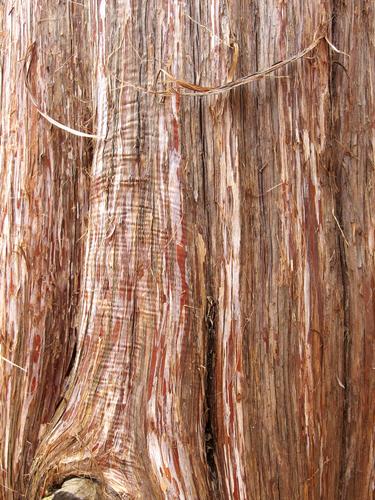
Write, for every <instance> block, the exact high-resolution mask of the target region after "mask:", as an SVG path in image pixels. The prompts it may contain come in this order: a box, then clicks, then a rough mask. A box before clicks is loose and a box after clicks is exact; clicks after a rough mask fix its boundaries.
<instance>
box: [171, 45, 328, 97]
mask: <svg viewBox="0 0 375 500" xmlns="http://www.w3.org/2000/svg"><path fill="white" fill-rule="evenodd" d="M321 40H327V39H326V37H325V36H320V37H318V38H316V39H315V40H314V41H313V42H312V43H311V44H310V45H309V46H308V47H306V48H305V49H303V50H301V52H298V54H295V55H294V56H291V57H289V58H287V59H284V60H282V61H279V62H277V63H275V64H273V65H272V66H269V67H268V68H265V69H263V70H260V71H257V72H256V73H252V74H250V75H246V76H243V77H241V78H238V79H237V80H234V81H233V82H228V83H225V84H223V85H220V86H218V87H211V88H210V87H206V88H207V90H198V91H197V92H180V93H181V95H186V96H187V95H191V96H196V97H200V96H207V95H218V94H224V93H226V92H230V91H231V90H233V89H235V88H237V87H242V86H243V85H247V84H248V83H251V82H255V81H257V80H261V79H262V78H264V77H265V76H267V75H269V74H270V73H273V72H274V71H277V70H278V69H281V68H283V67H284V66H287V65H288V64H291V63H293V62H295V61H298V60H299V59H302V58H303V57H304V56H305V55H306V54H308V53H309V52H311V51H312V50H314V49H315V47H316V46H317V45H318V44H319V43H320V42H321ZM168 76H169V77H170V78H173V77H172V76H171V75H168ZM173 81H174V82H175V83H177V84H178V85H180V86H182V87H184V88H188V89H192V90H194V85H192V84H189V83H188V82H184V81H181V80H179V79H176V78H175V79H174V80H173ZM181 82H183V84H182V83H181Z"/></svg>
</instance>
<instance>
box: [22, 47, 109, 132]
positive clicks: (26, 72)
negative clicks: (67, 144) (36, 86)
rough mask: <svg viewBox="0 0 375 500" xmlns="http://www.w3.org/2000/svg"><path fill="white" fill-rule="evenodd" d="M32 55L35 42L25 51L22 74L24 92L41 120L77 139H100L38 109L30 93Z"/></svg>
mask: <svg viewBox="0 0 375 500" xmlns="http://www.w3.org/2000/svg"><path fill="white" fill-rule="evenodd" d="M34 54H35V42H34V43H33V44H31V45H30V47H29V48H28V50H27V53H26V57H25V62H24V65H23V72H24V81H25V87H26V90H27V92H28V94H29V97H30V100H31V102H32V104H33V105H34V107H35V108H36V110H37V111H38V113H39V114H40V115H41V116H43V118H45V119H46V120H47V121H48V122H49V123H51V124H52V125H54V126H55V127H58V128H59V129H61V130H64V131H65V132H68V133H69V134H73V135H76V136H78V137H87V138H90V139H101V137H100V136H98V135H95V134H88V133H87V132H81V131H80V130H76V129H74V128H71V127H68V126H67V125H64V124H63V123H61V122H59V121H57V120H55V119H54V118H52V117H51V116H49V115H47V113H45V112H44V111H43V110H42V109H41V108H40V106H39V104H38V103H37V101H36V99H35V97H34V96H33V93H32V91H31V85H30V67H31V63H32V60H33V57H34Z"/></svg>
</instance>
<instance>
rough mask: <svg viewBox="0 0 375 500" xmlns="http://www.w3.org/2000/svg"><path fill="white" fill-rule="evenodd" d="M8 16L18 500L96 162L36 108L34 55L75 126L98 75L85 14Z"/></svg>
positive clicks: (14, 12) (50, 98)
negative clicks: (91, 67) (29, 56)
mask: <svg viewBox="0 0 375 500" xmlns="http://www.w3.org/2000/svg"><path fill="white" fill-rule="evenodd" d="M1 11H2V16H1V18H2V19H1V21H2V22H1V26H2V28H1V30H2V50H1V96H0V101H1V138H0V140H1V143H0V202H1V222H0V224H1V231H0V232H1V240H0V255H1V263H2V264H1V271H0V290H1V292H0V301H1V304H0V328H1V334H0V343H1V356H3V357H2V358H1V360H0V379H1V391H0V399H1V403H0V413H1V414H0V420H1V434H2V437H1V439H0V454H1V455H0V461H1V472H0V484H1V486H0V498H6V499H7V500H9V499H11V498H17V499H19V498H23V496H24V493H25V488H26V485H27V484H28V483H29V480H30V478H29V472H30V466H31V461H32V459H33V455H34V452H35V449H36V446H37V442H38V437H39V436H40V435H42V434H43V432H44V431H45V429H46V424H47V422H48V421H49V420H50V418H51V416H52V415H53V413H54V412H55V410H56V406H57V404H58V402H59V399H60V398H61V393H62V390H63V385H64V378H65V375H66V372H67V370H68V366H69V361H70V358H71V355H72V351H73V345H74V338H75V334H74V322H73V314H74V312H75V306H76V299H77V289H78V287H79V261H80V255H81V245H80V243H79V238H80V236H81V233H82V230H83V229H82V228H83V225H84V215H85V207H86V205H87V198H86V191H87V189H86V186H87V184H88V182H87V175H86V174H85V173H84V172H83V169H84V168H87V166H88V165H89V163H90V151H89V149H88V148H87V147H86V145H84V144H83V141H82V140H77V139H76V138H72V137H70V136H66V135H65V134H63V133H61V132H60V131H58V130H57V129H51V127H50V126H49V125H48V124H47V123H46V122H45V121H44V120H43V119H42V118H41V117H40V116H39V115H38V114H37V112H36V110H35V109H34V108H33V107H32V106H31V103H30V101H29V100H28V97H27V93H26V89H25V87H24V85H23V80H22V65H23V58H24V57H25V55H26V51H27V48H28V46H29V45H30V43H31V42H32V41H36V46H37V48H38V50H37V57H36V59H35V60H34V62H33V65H32V77H33V79H34V91H35V95H36V96H37V98H38V100H39V102H41V103H42V105H43V108H44V109H46V111H48V112H49V113H50V114H52V115H53V116H54V118H56V119H58V120H60V121H64V122H66V123H69V124H70V125H71V126H73V127H76V128H80V127H83V124H84V122H85V121H86V120H87V119H88V114H89V111H88V110H89V107H88V105H87V103H85V102H84V101H86V100H87V99H89V93H88V91H87V89H88V84H87V83H88V78H89V72H88V71H87V68H86V67H85V66H84V63H83V61H84V59H85V50H86V49H85V43H82V44H81V52H80V55H81V57H82V59H81V58H79V56H78V55H77V54H76V52H75V46H76V45H77V40H78V39H81V38H82V39H85V36H84V35H83V33H84V30H85V22H84V18H83V16H82V10H81V9H77V7H76V6H73V5H62V4H60V5H59V6H58V7H53V8H52V7H50V5H49V2H47V1H42V2H38V3H37V4H35V2H29V1H27V2H21V1H12V2H10V1H9V2H8V1H6V2H3V3H2V6H1ZM67 39H69V40H71V42H72V44H67V42H66V40H67ZM51 47H53V48H54V51H51V50H50V48H51ZM6 360H8V361H10V362H13V363H15V364H16V365H18V366H20V367H21V369H20V368H18V367H16V366H14V365H12V364H10V363H9V362H8V361H6Z"/></svg>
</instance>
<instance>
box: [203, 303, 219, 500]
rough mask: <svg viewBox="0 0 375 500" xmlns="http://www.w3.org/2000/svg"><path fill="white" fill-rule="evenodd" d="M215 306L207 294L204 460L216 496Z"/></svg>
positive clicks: (217, 490) (217, 486) (217, 485)
mask: <svg viewBox="0 0 375 500" xmlns="http://www.w3.org/2000/svg"><path fill="white" fill-rule="evenodd" d="M216 308H217V301H216V300H215V299H214V298H213V297H211V296H209V295H208V296H207V304H206V315H205V326H206V334H207V343H206V365H205V370H206V386H205V408H206V409H205V411H206V417H205V418H206V425H205V450H206V461H207V466H208V470H209V475H210V480H211V488H212V494H213V495H215V498H218V496H217V495H218V492H219V489H218V488H219V484H218V474H217V466H216V460H215V456H216V453H217V450H216V438H215V425H214V408H215V404H214V403H215V391H216V389H215V368H216V367H215V351H216Z"/></svg>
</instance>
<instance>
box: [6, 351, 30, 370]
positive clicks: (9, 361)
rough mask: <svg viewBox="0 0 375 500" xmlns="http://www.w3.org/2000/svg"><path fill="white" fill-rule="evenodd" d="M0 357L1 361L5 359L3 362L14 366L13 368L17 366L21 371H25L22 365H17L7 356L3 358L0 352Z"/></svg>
mask: <svg viewBox="0 0 375 500" xmlns="http://www.w3.org/2000/svg"><path fill="white" fill-rule="evenodd" d="M0 359H2V360H3V361H5V363H8V364H9V365H11V366H14V367H15V368H19V369H20V370H22V371H23V372H25V373H27V370H26V368H23V367H22V366H20V365H17V364H16V363H13V361H11V360H10V359H8V358H4V356H2V355H1V354H0Z"/></svg>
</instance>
